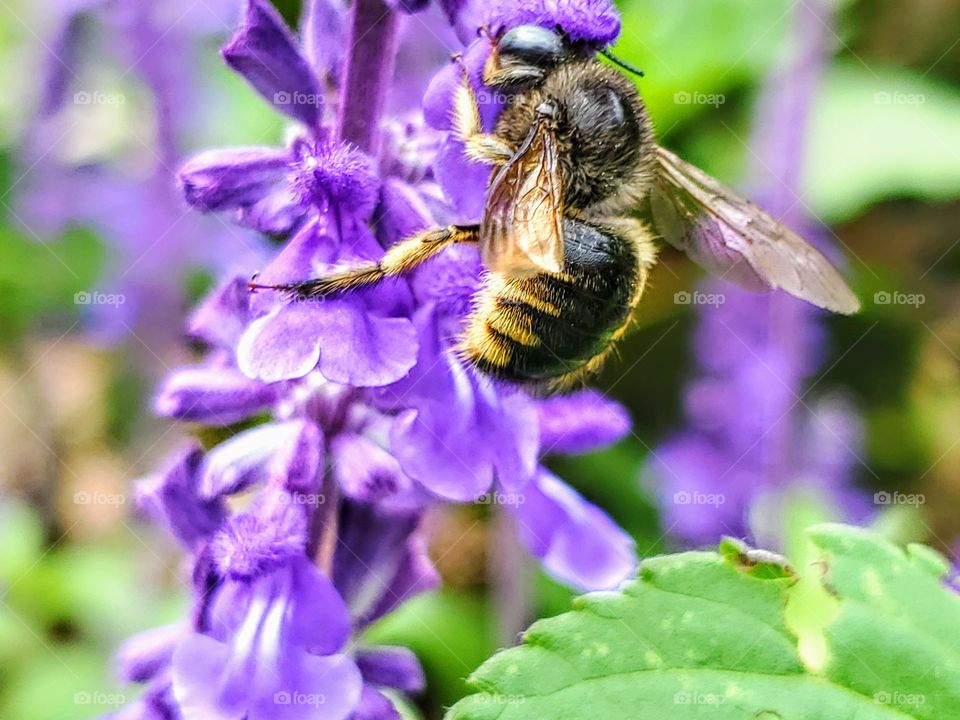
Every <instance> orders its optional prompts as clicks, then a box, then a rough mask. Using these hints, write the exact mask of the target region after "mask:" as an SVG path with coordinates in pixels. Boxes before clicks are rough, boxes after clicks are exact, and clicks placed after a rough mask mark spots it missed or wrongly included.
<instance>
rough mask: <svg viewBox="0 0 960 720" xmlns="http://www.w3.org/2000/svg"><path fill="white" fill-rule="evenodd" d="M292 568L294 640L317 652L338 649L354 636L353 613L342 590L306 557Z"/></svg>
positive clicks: (291, 634)
mask: <svg viewBox="0 0 960 720" xmlns="http://www.w3.org/2000/svg"><path fill="white" fill-rule="evenodd" d="M291 571H292V573H293V575H292V579H293V589H292V593H293V598H294V601H293V603H292V607H291V611H290V615H289V621H290V625H289V627H288V631H289V633H290V637H291V639H292V640H293V641H295V642H296V643H297V644H299V645H301V646H302V647H304V648H306V649H307V650H309V651H310V652H311V653H313V654H314V655H331V654H333V653H335V652H337V651H338V650H339V649H340V648H342V647H343V646H344V644H346V642H347V640H348V638H349V637H350V613H349V612H348V611H347V606H346V605H345V604H344V602H343V599H342V598H341V597H340V593H338V592H337V590H336V588H335V587H334V586H333V583H332V582H330V580H328V579H327V577H326V575H324V574H323V573H322V572H320V570H319V569H317V566H316V565H314V564H313V563H312V562H310V560H309V559H308V558H307V557H306V556H302V557H300V558H297V559H295V560H294V562H293V565H292V566H291ZM319 618H322V622H318V619H319Z"/></svg>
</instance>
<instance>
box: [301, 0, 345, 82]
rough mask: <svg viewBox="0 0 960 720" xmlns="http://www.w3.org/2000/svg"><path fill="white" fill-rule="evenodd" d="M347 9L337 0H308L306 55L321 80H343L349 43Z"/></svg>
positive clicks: (303, 35) (304, 42)
mask: <svg viewBox="0 0 960 720" xmlns="http://www.w3.org/2000/svg"><path fill="white" fill-rule="evenodd" d="M346 23H347V13H346V6H345V5H344V4H343V3H342V2H337V0H308V2H307V4H306V8H305V9H304V11H303V26H302V27H303V30H302V33H301V35H302V37H303V42H302V45H303V52H304V54H305V55H306V56H307V59H308V60H309V61H310V65H311V67H312V68H313V72H314V74H315V75H316V76H317V77H319V78H323V77H327V76H330V77H340V72H341V69H342V67H343V48H344V47H345V40H346Z"/></svg>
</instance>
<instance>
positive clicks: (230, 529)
mask: <svg viewBox="0 0 960 720" xmlns="http://www.w3.org/2000/svg"><path fill="white" fill-rule="evenodd" d="M307 514H308V508H307V507H306V506H305V505H301V504H297V503H296V502H295V501H294V499H293V498H292V497H291V496H290V495H289V494H288V493H287V492H286V491H285V490H283V489H282V488H280V487H278V486H276V485H273V484H270V485H267V486H265V487H264V488H263V489H262V490H261V491H260V492H259V493H258V494H257V496H256V498H255V499H254V500H253V502H252V503H250V506H249V507H247V508H246V509H245V510H244V511H243V512H241V513H237V514H236V515H232V516H231V517H229V518H228V519H227V520H226V522H224V524H223V527H222V528H221V530H220V531H219V532H217V534H216V535H214V536H213V538H212V539H211V541H210V556H211V558H212V559H213V562H214V565H215V566H216V568H217V569H218V570H219V571H220V574H221V576H225V577H229V578H230V579H231V580H239V581H243V582H250V581H254V580H259V579H261V578H262V579H263V582H268V581H269V582H278V580H277V578H276V577H275V576H277V575H279V574H280V572H279V571H278V568H283V566H284V565H288V564H290V563H291V562H295V561H296V559H297V558H298V557H301V556H302V555H303V552H304V549H305V547H306V543H307ZM275 571H277V572H275Z"/></svg>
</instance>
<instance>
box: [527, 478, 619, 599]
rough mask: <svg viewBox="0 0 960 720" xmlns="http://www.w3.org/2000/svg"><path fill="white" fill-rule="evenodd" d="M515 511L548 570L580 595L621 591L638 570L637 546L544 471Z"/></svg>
mask: <svg viewBox="0 0 960 720" xmlns="http://www.w3.org/2000/svg"><path fill="white" fill-rule="evenodd" d="M523 498H524V501H523V502H522V503H516V504H514V505H511V506H510V509H511V510H512V512H513V513H514V516H515V517H516V518H517V521H518V526H519V529H520V535H521V537H522V538H523V539H524V542H525V543H526V544H527V546H528V547H529V548H530V552H531V553H533V554H534V555H536V556H537V557H539V558H540V559H541V561H542V563H543V566H544V569H545V570H546V571H547V572H548V573H550V574H551V575H553V576H554V577H555V578H557V579H558V580H560V581H561V582H565V583H567V584H569V585H571V586H573V587H575V588H578V589H580V590H608V589H612V588H615V587H617V586H618V585H619V584H620V583H621V582H623V581H624V580H626V579H627V578H629V577H630V576H631V575H632V574H633V573H634V572H635V570H636V567H637V559H636V553H635V550H634V543H633V540H632V539H631V538H630V536H629V535H627V534H626V533H625V532H624V531H623V530H621V529H620V528H619V527H618V526H617V525H616V523H614V522H613V520H611V519H610V518H609V517H608V516H607V515H606V514H605V513H604V512H603V511H602V510H600V508H598V507H596V506H595V505H592V504H591V503H588V502H587V501H586V500H584V499H583V498H582V497H580V495H578V494H577V493H576V492H575V491H574V490H573V489H571V488H570V487H569V486H568V485H566V484H564V483H563V482H561V481H560V480H559V479H558V478H556V477H555V476H553V475H552V474H550V473H549V472H548V471H546V470H544V469H542V468H541V470H540V472H539V473H538V474H537V476H536V479H535V480H534V481H533V482H531V483H530V484H529V485H527V487H526V488H524V490H523Z"/></svg>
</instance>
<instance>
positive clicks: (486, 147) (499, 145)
mask: <svg viewBox="0 0 960 720" xmlns="http://www.w3.org/2000/svg"><path fill="white" fill-rule="evenodd" d="M456 60H457V62H458V63H459V64H460V69H461V73H462V75H463V78H462V82H461V83H460V85H458V86H457V91H456V94H455V95H454V99H453V131H454V133H455V134H456V136H457V137H458V138H460V139H461V140H462V141H463V143H464V145H466V148H467V156H468V157H469V158H470V159H471V160H476V161H477V162H482V163H487V164H490V165H503V164H505V163H506V162H508V161H509V160H510V158H512V157H513V154H514V152H515V149H514V147H513V146H512V145H510V143H508V142H506V141H505V140H502V139H500V138H499V137H497V136H496V135H493V134H490V133H485V132H483V128H482V127H481V125H480V108H479V106H478V104H477V96H476V94H474V92H473V86H472V85H471V84H470V78H469V77H468V75H467V70H466V68H465V67H464V66H463V61H462V60H460V59H459V58H456Z"/></svg>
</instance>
